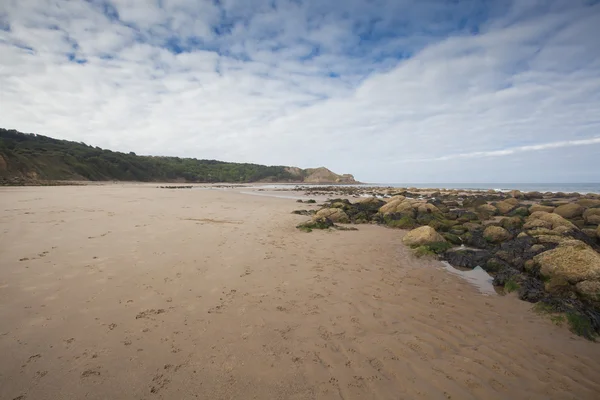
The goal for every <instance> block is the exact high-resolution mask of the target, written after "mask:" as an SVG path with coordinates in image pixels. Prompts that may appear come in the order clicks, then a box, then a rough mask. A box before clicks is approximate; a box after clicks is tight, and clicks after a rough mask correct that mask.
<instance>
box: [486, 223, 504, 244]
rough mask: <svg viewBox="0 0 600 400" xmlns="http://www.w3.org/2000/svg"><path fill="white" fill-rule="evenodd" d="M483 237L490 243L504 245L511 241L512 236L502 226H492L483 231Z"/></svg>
mask: <svg viewBox="0 0 600 400" xmlns="http://www.w3.org/2000/svg"><path fill="white" fill-rule="evenodd" d="M483 237H484V238H485V240H487V241H488V242H490V243H502V242H505V241H507V240H508V239H510V238H511V234H510V232H508V231H507V230H506V229H504V228H502V227H501V226H494V225H490V226H488V227H487V228H485V230H484V231H483Z"/></svg>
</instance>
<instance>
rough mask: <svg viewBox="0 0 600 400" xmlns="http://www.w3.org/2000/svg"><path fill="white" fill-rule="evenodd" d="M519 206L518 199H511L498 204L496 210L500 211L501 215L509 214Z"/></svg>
mask: <svg viewBox="0 0 600 400" xmlns="http://www.w3.org/2000/svg"><path fill="white" fill-rule="evenodd" d="M517 204H519V202H518V201H517V199H514V198H511V199H506V200H502V201H499V202H497V203H496V208H497V209H498V211H499V212H500V214H508V213H509V212H511V211H512V210H514V209H515V207H516V206H517Z"/></svg>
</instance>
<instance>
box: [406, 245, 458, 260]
mask: <svg viewBox="0 0 600 400" xmlns="http://www.w3.org/2000/svg"><path fill="white" fill-rule="evenodd" d="M451 247H452V244H450V243H448V242H435V243H431V244H428V245H423V246H417V247H415V248H414V250H415V256H417V257H419V258H421V257H425V256H436V255H437V254H441V253H443V252H445V251H446V250H448V249H449V248H451Z"/></svg>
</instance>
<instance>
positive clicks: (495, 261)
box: [482, 257, 509, 272]
mask: <svg viewBox="0 0 600 400" xmlns="http://www.w3.org/2000/svg"><path fill="white" fill-rule="evenodd" d="M508 266H509V265H508V264H507V263H506V261H503V260H501V259H499V258H495V257H493V258H490V259H489V260H488V261H487V262H486V263H485V267H482V268H483V269H484V270H486V271H487V272H498V271H500V270H501V269H502V268H505V267H508Z"/></svg>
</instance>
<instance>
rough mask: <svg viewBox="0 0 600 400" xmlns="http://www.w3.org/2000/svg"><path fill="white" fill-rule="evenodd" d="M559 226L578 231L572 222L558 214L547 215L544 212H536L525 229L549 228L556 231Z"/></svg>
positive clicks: (528, 220) (528, 219)
mask: <svg viewBox="0 0 600 400" xmlns="http://www.w3.org/2000/svg"><path fill="white" fill-rule="evenodd" d="M559 226H562V227H566V228H568V229H576V226H575V225H573V224H572V223H571V222H569V221H567V220H566V219H564V218H563V217H561V216H560V215H558V214H556V213H552V214H550V213H547V212H544V211H536V212H534V213H532V214H531V215H530V216H529V217H528V218H527V221H526V222H525V225H523V229H532V228H548V229H555V228H557V227H559Z"/></svg>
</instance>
